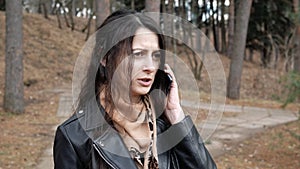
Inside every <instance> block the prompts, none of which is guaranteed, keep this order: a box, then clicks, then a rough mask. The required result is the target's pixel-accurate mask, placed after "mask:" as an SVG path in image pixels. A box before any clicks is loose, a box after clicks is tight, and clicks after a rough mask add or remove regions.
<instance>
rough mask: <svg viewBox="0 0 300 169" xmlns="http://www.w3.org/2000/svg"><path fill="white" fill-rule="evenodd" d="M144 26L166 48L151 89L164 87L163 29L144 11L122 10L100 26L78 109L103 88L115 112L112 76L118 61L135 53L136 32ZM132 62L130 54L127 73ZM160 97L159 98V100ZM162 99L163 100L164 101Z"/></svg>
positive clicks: (130, 68)
mask: <svg viewBox="0 0 300 169" xmlns="http://www.w3.org/2000/svg"><path fill="white" fill-rule="evenodd" d="M141 27H144V28H147V29H149V30H150V31H152V32H154V33H156V34H157V36H158V43H159V47H160V49H162V51H163V53H162V57H161V59H160V66H159V70H158V71H157V73H156V75H155V81H154V83H153V85H152V89H151V90H153V89H154V88H161V85H160V80H161V78H162V70H163V68H164V64H165V55H164V50H165V43H164V36H163V34H162V31H161V29H160V28H159V26H158V25H157V23H156V22H155V21H154V20H153V19H151V18H150V17H149V16H146V15H145V14H143V13H137V12H135V11H133V10H119V11H116V12H114V13H112V14H111V15H110V16H108V17H107V18H106V20H105V21H104V22H103V23H102V25H101V26H100V27H99V28H98V29H97V32H96V43H95V47H94V49H93V53H92V58H91V62H90V65H89V68H88V72H87V75H86V77H85V81H84V83H83V86H82V89H81V91H80V94H79V98H78V105H77V107H76V110H77V111H78V110H81V109H83V108H84V107H86V106H87V104H89V103H88V102H90V101H91V100H95V99H96V100H97V99H99V94H100V92H101V91H102V90H103V89H105V105H106V106H109V107H108V110H111V111H112V110H113V109H114V104H113V101H112V96H111V85H112V84H111V82H112V78H113V75H114V72H115V70H116V68H117V66H118V64H120V62H121V61H122V60H123V59H124V58H125V57H126V56H130V54H131V53H132V42H133V38H134V35H135V33H136V31H137V29H138V28H141ZM103 64H104V65H103ZM132 64H133V61H132V59H131V58H130V57H129V65H128V72H131V70H132ZM93 82H94V83H93ZM95 97H96V98H95ZM161 99H163V98H161ZM158 100H160V99H158ZM158 100H157V98H156V101H158ZM156 101H155V102H156ZM99 102H100V100H97V103H98V104H99ZM159 102H160V103H161V101H159ZM89 106H90V104H89ZM106 108H107V107H106ZM108 113H110V112H108Z"/></svg>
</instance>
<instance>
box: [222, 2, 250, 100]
mask: <svg viewBox="0 0 300 169" xmlns="http://www.w3.org/2000/svg"><path fill="white" fill-rule="evenodd" d="M236 5H237V15H236V25H235V33H234V42H233V43H234V45H233V46H234V49H233V52H232V56H231V62H230V72H229V78H228V86H227V96H228V97H229V98H231V99H239V97H240V84H241V76H242V70H243V60H244V51H245V46H246V38H247V30H248V22H249V17H250V9H251V5H252V0H247V1H245V0H238V1H237V4H236Z"/></svg>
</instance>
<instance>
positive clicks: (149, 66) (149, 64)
mask: <svg viewBox="0 0 300 169" xmlns="http://www.w3.org/2000/svg"><path fill="white" fill-rule="evenodd" d="M143 71H146V72H148V73H151V72H154V71H155V63H154V61H153V59H152V55H151V54H150V55H148V56H147V59H145V61H144V66H143Z"/></svg>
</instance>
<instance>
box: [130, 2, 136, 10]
mask: <svg viewBox="0 0 300 169" xmlns="http://www.w3.org/2000/svg"><path fill="white" fill-rule="evenodd" d="M130 5H131V9H132V10H134V9H135V2H134V0H131V4H130Z"/></svg>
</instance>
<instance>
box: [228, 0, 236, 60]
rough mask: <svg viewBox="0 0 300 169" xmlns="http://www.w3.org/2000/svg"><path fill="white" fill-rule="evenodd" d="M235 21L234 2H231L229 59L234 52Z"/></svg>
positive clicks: (232, 0) (231, 0)
mask: <svg viewBox="0 0 300 169" xmlns="http://www.w3.org/2000/svg"><path fill="white" fill-rule="evenodd" d="M234 19H235V14H234V0H230V6H229V21H228V48H227V56H228V57H231V54H232V51H233V37H234Z"/></svg>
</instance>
